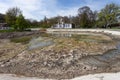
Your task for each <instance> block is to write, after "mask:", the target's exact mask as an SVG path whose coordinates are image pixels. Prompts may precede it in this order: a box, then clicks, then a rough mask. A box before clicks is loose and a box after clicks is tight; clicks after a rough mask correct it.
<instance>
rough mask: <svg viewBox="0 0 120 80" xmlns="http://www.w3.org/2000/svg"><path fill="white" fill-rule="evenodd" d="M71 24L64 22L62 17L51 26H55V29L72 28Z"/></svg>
mask: <svg viewBox="0 0 120 80" xmlns="http://www.w3.org/2000/svg"><path fill="white" fill-rule="evenodd" d="M73 27H74V26H73V24H71V23H64V22H63V20H62V18H61V19H60V20H59V21H58V23H57V24H55V25H53V26H52V27H51V28H56V29H71V28H73Z"/></svg>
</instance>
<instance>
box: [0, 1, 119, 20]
mask: <svg viewBox="0 0 120 80" xmlns="http://www.w3.org/2000/svg"><path fill="white" fill-rule="evenodd" d="M61 1H62V0H61ZM103 1H104V3H103ZM112 1H113V0H84V1H83V0H76V2H77V3H69V0H68V1H66V3H63V4H59V2H58V0H0V13H5V12H6V11H7V9H9V8H11V7H19V8H20V9H21V10H22V11H23V15H24V16H25V17H26V18H32V19H37V20H41V19H43V18H44V16H46V17H48V18H50V17H54V16H57V15H62V16H69V15H76V14H77V10H78V8H80V7H82V6H85V5H87V6H90V8H91V9H92V10H100V9H101V8H102V7H104V5H105V4H106V3H109V2H112ZM73 2H74V1H73ZM116 2H119V0H116ZM66 4H76V5H74V6H67V5H66Z"/></svg>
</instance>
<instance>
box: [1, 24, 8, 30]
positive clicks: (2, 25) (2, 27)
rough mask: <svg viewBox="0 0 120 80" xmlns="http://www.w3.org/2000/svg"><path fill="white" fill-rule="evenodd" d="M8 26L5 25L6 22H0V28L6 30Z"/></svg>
mask: <svg viewBox="0 0 120 80" xmlns="http://www.w3.org/2000/svg"><path fill="white" fill-rule="evenodd" d="M8 29H10V27H9V26H8V25H7V23H0V30H8Z"/></svg>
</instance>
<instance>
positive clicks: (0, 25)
mask: <svg viewBox="0 0 120 80" xmlns="http://www.w3.org/2000/svg"><path fill="white" fill-rule="evenodd" d="M0 27H8V24H7V23H0Z"/></svg>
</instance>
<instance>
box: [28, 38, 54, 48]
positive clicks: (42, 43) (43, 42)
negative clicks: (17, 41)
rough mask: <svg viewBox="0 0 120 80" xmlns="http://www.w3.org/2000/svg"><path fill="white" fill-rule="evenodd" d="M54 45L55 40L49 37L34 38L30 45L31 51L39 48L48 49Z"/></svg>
mask: <svg viewBox="0 0 120 80" xmlns="http://www.w3.org/2000/svg"><path fill="white" fill-rule="evenodd" d="M52 44H54V42H53V40H52V39H50V38H47V37H38V38H34V39H32V40H31V41H30V43H29V49H35V48H38V47H46V46H49V45H52Z"/></svg>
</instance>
